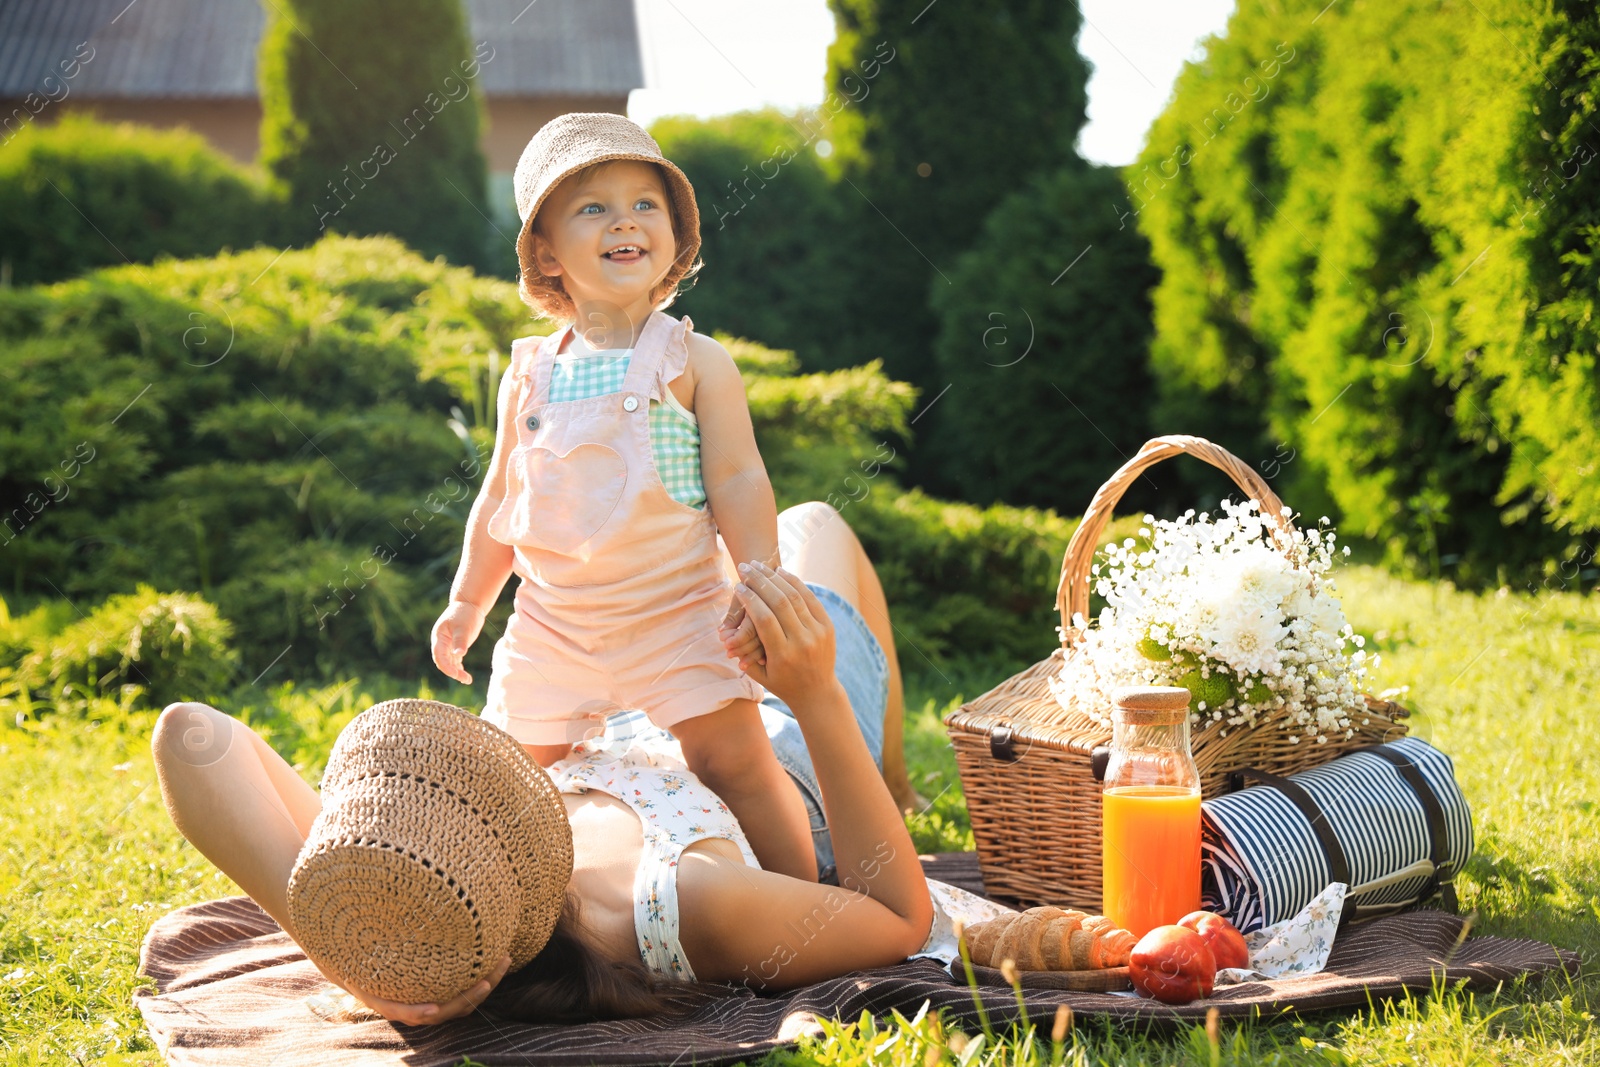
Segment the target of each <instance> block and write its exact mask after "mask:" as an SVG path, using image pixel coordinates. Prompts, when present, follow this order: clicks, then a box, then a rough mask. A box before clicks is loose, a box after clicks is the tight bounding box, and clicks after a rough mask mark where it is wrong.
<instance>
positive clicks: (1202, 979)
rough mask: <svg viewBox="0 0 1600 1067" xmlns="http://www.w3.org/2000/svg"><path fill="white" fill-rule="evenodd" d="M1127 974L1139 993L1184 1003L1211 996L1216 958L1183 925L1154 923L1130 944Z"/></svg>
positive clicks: (1164, 1001) (1168, 1001)
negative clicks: (1156, 924)
mask: <svg viewBox="0 0 1600 1067" xmlns="http://www.w3.org/2000/svg"><path fill="white" fill-rule="evenodd" d="M1128 976H1129V977H1130V978H1132V979H1133V988H1134V989H1137V990H1138V991H1139V994H1140V995H1141V996H1146V997H1154V998H1155V999H1156V1000H1159V1001H1162V1002H1163V1003H1166V1004H1187V1003H1189V1001H1191V1000H1194V999H1196V998H1197V997H1209V996H1210V995H1211V987H1212V983H1213V982H1215V981H1216V977H1217V961H1216V957H1214V956H1212V955H1211V950H1210V949H1209V948H1207V947H1206V943H1205V941H1204V939H1202V938H1201V936H1200V935H1199V934H1197V933H1195V932H1194V931H1193V930H1191V929H1189V928H1188V927H1187V926H1158V927H1156V928H1155V929H1154V930H1151V931H1150V932H1149V933H1148V934H1145V935H1144V936H1143V937H1141V938H1140V939H1139V943H1138V944H1137V945H1134V946H1133V955H1132V956H1130V957H1129V959H1128Z"/></svg>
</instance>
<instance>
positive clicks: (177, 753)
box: [150, 703, 322, 937]
mask: <svg viewBox="0 0 1600 1067" xmlns="http://www.w3.org/2000/svg"><path fill="white" fill-rule="evenodd" d="M150 747H151V750H152V751H153V753H154V755H155V763H156V777H157V778H158V779H159V781H160V783H161V796H162V799H163V800H165V801H166V804H167V812H168V814H170V815H171V816H172V821H173V824H174V825H176V826H177V828H178V831H179V832H180V833H181V834H183V836H184V837H186V838H188V839H189V843H190V844H191V845H193V846H194V847H195V848H196V849H198V850H199V851H200V854H201V855H203V856H205V858H206V859H208V860H210V861H211V862H212V863H214V864H216V866H217V867H218V869H220V870H221V871H222V873H223V874H226V875H227V876H228V877H229V878H231V879H233V881H234V882H235V883H236V884H237V885H238V886H239V888H240V889H242V890H244V891H245V892H246V893H247V894H249V895H250V898H251V899H252V900H254V901H255V902H256V903H257V904H259V905H261V909H262V910H263V911H265V912H266V913H267V914H268V915H270V916H272V917H273V918H274V919H276V920H277V922H278V925H279V926H281V927H283V929H284V931H285V932H287V933H288V934H289V936H291V937H293V936H294V931H293V930H292V929H290V926H289V908H288V904H287V892H288V887H289V872H290V871H291V870H292V869H293V867H294V861H295V857H296V856H298V855H299V853H300V846H301V845H303V844H304V843H305V840H306V836H307V834H308V833H310V830H311V821H312V820H313V819H315V818H316V817H317V812H319V811H321V810H322V799H321V797H319V796H318V795H317V791H316V790H314V789H312V788H311V787H310V786H309V785H307V784H306V782H305V780H304V779H302V778H301V777H300V776H299V775H298V774H296V773H295V770H294V768H293V767H290V766H289V765H288V764H287V763H285V762H284V760H283V757H282V756H280V755H278V754H277V753H276V752H274V751H273V750H272V747H271V746H270V745H268V744H267V743H266V742H265V741H263V740H262V739H261V737H260V735H258V734H257V733H256V732H255V731H254V730H252V729H250V728H249V727H248V726H246V725H245V724H244V723H242V722H240V721H239V720H238V719H235V718H233V717H232V716H229V715H224V714H223V713H222V712H220V711H218V710H217V709H216V708H213V707H210V706H208V705H205V704H199V703H186V704H172V705H170V706H168V707H167V709H166V710H165V711H163V712H162V713H161V717H160V718H159V719H157V720H156V727H155V732H154V733H153V734H152V735H151V738H150Z"/></svg>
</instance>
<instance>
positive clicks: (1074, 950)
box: [966, 906, 1138, 971]
mask: <svg viewBox="0 0 1600 1067" xmlns="http://www.w3.org/2000/svg"><path fill="white" fill-rule="evenodd" d="M966 938H967V951H968V952H969V953H970V954H971V956H972V962H973V963H976V964H979V965H981V966H984V967H998V966H1000V962H1001V961H1002V960H1007V959H1011V960H1015V961H1016V964H1017V968H1018V969H1019V970H1023V971H1086V970H1093V969H1096V968H1102V967H1125V966H1127V963H1128V955H1129V953H1131V952H1132V951H1133V946H1134V943H1135V942H1136V941H1137V940H1138V938H1136V937H1134V936H1133V935H1132V934H1131V933H1129V932H1128V931H1126V930H1123V929H1121V928H1120V927H1118V926H1117V925H1116V924H1115V923H1113V922H1112V921H1111V920H1110V919H1108V918H1106V917H1105V916H1104V915H1087V914H1085V913H1084V912H1081V911H1074V910H1071V909H1067V908H1054V907H1048V906H1047V907H1041V908H1029V909H1028V910H1027V911H1024V912H1016V913H1013V914H1010V915H1002V916H1000V917H999V918H996V919H989V920H987V921H985V922H981V923H975V924H973V925H972V926H969V927H967V932H966Z"/></svg>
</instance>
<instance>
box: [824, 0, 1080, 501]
mask: <svg viewBox="0 0 1600 1067" xmlns="http://www.w3.org/2000/svg"><path fill="white" fill-rule="evenodd" d="M832 7H833V10H834V15H835V19H836V22H837V25H838V35H837V37H836V39H835V40H834V43H833V45H832V46H831V47H830V48H829V50H828V75H827V84H828V89H829V95H828V97H827V99H826V100H825V101H824V107H825V109H826V110H827V112H828V117H829V140H830V143H831V146H832V148H833V152H834V156H833V165H834V166H835V167H836V168H837V173H838V175H839V183H840V184H839V185H838V187H837V189H836V196H838V197H839V199H840V202H841V204H842V206H843V208H844V210H846V211H847V213H848V215H849V224H848V225H847V226H845V227H844V228H842V230H841V231H840V232H838V233H837V234H836V235H833V236H832V237H830V240H831V242H832V243H833V244H834V246H835V247H836V248H837V249H838V250H839V253H840V255H841V267H840V276H841V278H843V279H846V280H847V281H848V284H847V285H843V286H841V288H840V290H839V292H838V295H837V297H836V299H835V301H834V302H833V303H832V304H831V305H830V307H829V308H828V314H829V315H830V316H831V317H832V318H833V320H834V322H835V324H836V325H835V332H836V341H835V343H834V344H832V345H830V346H829V347H828V348H827V349H826V350H825V351H823V352H819V353H817V354H816V356H815V357H814V358H815V359H816V360H817V361H818V364H819V365H824V366H850V365H855V364H860V363H865V362H867V361H868V360H871V359H877V358H881V359H882V360H883V363H884V368H885V371H886V372H887V373H888V375H889V376H890V377H891V378H893V379H896V380H901V381H909V382H911V383H913V384H914V385H916V386H918V387H919V388H920V389H921V390H922V391H923V395H924V397H925V398H926V399H931V398H932V397H933V395H934V394H935V393H936V392H937V390H938V388H940V387H941V385H942V383H939V382H937V381H936V379H937V372H936V369H935V365H934V361H933V359H932V357H931V353H932V348H933V343H934V338H935V336H936V334H937V333H938V329H939V326H938V320H937V317H936V315H935V312H934V310H933V307H932V306H931V305H930V302H929V298H928V293H929V287H930V285H932V284H935V283H937V285H942V286H943V289H944V292H943V293H942V294H939V293H938V291H937V289H936V290H935V293H936V295H935V298H934V303H938V302H939V301H940V300H942V299H943V298H944V297H947V296H950V295H953V292H954V286H955V281H954V278H953V275H952V271H953V270H954V268H955V261H956V259H957V257H958V256H959V255H960V254H961V253H962V252H964V251H966V250H967V249H968V248H970V247H971V246H972V244H973V243H974V241H975V240H976V239H977V237H978V234H979V233H980V231H981V229H982V226H983V220H984V219H985V217H987V216H988V215H989V214H990V213H991V212H992V211H994V210H995V208H996V207H997V206H998V205H999V204H1000V202H1001V201H1002V200H1003V199H1005V197H1006V196H1007V194H1009V193H1011V192H1012V191H1014V190H1015V189H1017V188H1019V187H1020V186H1022V185H1023V183H1024V182H1026V181H1027V180H1028V178H1030V177H1032V176H1033V175H1035V174H1038V173H1040V172H1043V171H1048V170H1053V169H1055V168H1059V167H1061V166H1063V165H1067V164H1071V163H1074V162H1076V161H1078V157H1077V154H1076V151H1075V148H1074V146H1075V144H1076V142H1077V137H1078V132H1079V130H1080V129H1081V128H1082V126H1083V123H1084V109H1085V103H1086V97H1085V85H1086V83H1087V81H1088V72H1089V68H1088V64H1087V63H1086V62H1085V60H1084V59H1083V57H1082V56H1081V55H1080V54H1079V52H1078V49H1077V35H1078V30H1079V27H1080V25H1081V22H1082V16H1081V14H1080V12H1079V10H1078V7H1077V5H1076V4H1070V3H1060V2H1058V0H1022V2H1018V3H1008V4H1003V5H994V6H985V5H980V4H934V5H930V4H928V3H927V0H833V2H832ZM1057 251H1059V252H1061V253H1063V254H1065V253H1066V252H1067V250H1065V249H1060V250H1057ZM1071 251H1072V253H1073V254H1075V253H1076V251H1077V250H1076V249H1073V250H1071ZM1068 258H1070V256H1068ZM1066 265H1067V259H1062V260H1061V262H1060V265H1059V266H1058V267H1057V268H1056V269H1057V270H1060V269H1061V268H1062V267H1065V266H1066ZM969 445H970V446H971V447H982V442H969ZM910 475H911V477H912V478H913V480H915V481H917V482H919V483H920V484H924V485H927V486H929V487H930V488H937V487H947V486H941V483H942V481H943V480H942V479H941V478H940V477H939V471H938V469H937V468H936V467H934V466H932V465H931V464H929V463H927V462H924V461H922V460H919V458H918V453H917V449H916V448H915V447H914V448H913V450H912V456H911V466H910Z"/></svg>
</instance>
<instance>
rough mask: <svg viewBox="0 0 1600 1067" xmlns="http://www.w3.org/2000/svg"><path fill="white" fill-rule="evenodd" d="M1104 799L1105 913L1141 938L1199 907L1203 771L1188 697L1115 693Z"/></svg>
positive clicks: (1142, 690) (1163, 691) (1157, 691)
mask: <svg viewBox="0 0 1600 1067" xmlns="http://www.w3.org/2000/svg"><path fill="white" fill-rule="evenodd" d="M1112 700H1113V702H1114V703H1115V705H1116V706H1115V708H1114V709H1113V710H1112V712H1111V731H1112V733H1111V757H1110V760H1109V762H1108V763H1107V764H1106V773H1105V780H1104V781H1105V786H1104V792H1103V793H1102V795H1101V804H1102V806H1101V817H1102V829H1103V832H1104V836H1103V844H1102V848H1103V850H1104V867H1103V878H1104V887H1105V896H1104V900H1103V903H1104V907H1105V913H1106V916H1107V917H1108V918H1110V919H1111V920H1112V921H1113V922H1115V923H1116V924H1117V925H1118V926H1120V927H1122V928H1123V929H1125V930H1127V931H1128V932H1130V933H1132V934H1133V935H1134V936H1135V937H1143V936H1144V935H1145V934H1146V933H1148V932H1149V931H1150V930H1152V929H1153V928H1155V927H1157V926H1164V925H1166V924H1168V923H1175V922H1177V921H1178V920H1179V919H1181V918H1183V916H1185V915H1187V914H1188V913H1189V912H1191V911H1196V910H1198V909H1199V907H1200V772H1199V770H1198V769H1197V768H1196V767H1195V765H1194V756H1193V754H1192V753H1190V751H1189V691H1188V690H1187V689H1179V688H1174V687H1168V686H1146V687H1125V688H1122V689H1118V690H1117V691H1116V692H1115V693H1113V694H1112Z"/></svg>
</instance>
